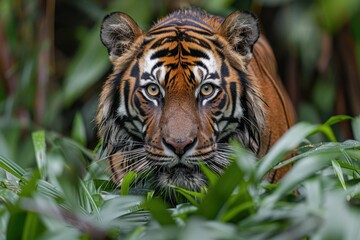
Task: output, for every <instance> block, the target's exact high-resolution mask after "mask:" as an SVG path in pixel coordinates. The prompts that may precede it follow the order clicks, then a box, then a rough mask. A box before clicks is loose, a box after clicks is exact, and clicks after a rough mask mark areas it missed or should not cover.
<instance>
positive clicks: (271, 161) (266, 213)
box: [0, 116, 360, 239]
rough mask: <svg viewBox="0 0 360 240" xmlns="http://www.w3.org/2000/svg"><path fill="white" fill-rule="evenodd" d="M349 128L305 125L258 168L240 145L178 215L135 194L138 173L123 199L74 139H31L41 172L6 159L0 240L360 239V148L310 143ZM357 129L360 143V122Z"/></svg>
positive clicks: (0, 161)
mask: <svg viewBox="0 0 360 240" xmlns="http://www.w3.org/2000/svg"><path fill="white" fill-rule="evenodd" d="M344 119H348V117H344V116H337V117H333V118H331V119H329V120H328V121H327V122H326V123H324V124H322V125H313V124H308V123H298V124H297V125H295V126H294V127H293V128H292V129H290V130H289V131H288V132H287V133H286V134H285V135H284V136H283V137H282V138H281V139H280V140H279V141H278V142H277V144H276V145H274V146H273V148H272V149H271V150H270V151H269V153H268V154H267V155H265V156H264V157H263V158H262V159H259V160H258V161H256V158H255V157H254V156H253V155H252V154H251V153H250V152H248V151H246V150H244V149H242V148H241V147H240V145H238V144H236V143H234V144H233V149H234V157H233V162H232V164H231V165H230V166H229V167H228V169H227V170H226V171H225V173H224V174H223V175H222V176H221V177H217V176H216V175H214V174H213V173H212V172H211V171H209V170H208V169H205V167H204V166H203V168H204V173H205V174H206V175H207V177H208V179H209V183H210V185H209V187H208V189H207V191H205V192H202V193H193V192H190V191H187V190H184V189H177V190H178V192H179V193H182V194H183V195H184V196H185V197H186V198H187V199H188V200H189V201H188V202H185V203H181V202H179V203H178V205H176V206H175V207H171V208H169V207H168V206H167V205H166V203H164V202H163V201H162V200H161V198H159V197H157V196H153V194H152V193H151V192H150V193H148V194H147V195H145V196H141V195H138V196H136V195H128V193H129V187H130V188H134V189H136V186H135V187H134V186H133V187H131V183H132V182H133V180H134V177H136V176H135V175H134V174H132V173H131V174H129V176H128V177H127V179H126V180H125V181H124V184H123V188H122V189H121V190H120V191H118V189H116V187H115V186H113V185H112V184H111V182H109V180H108V178H107V176H106V175H104V171H99V169H105V168H106V167H105V166H101V165H103V164H104V161H102V160H96V156H95V155H96V154H94V153H92V152H91V151H89V150H87V149H85V148H84V147H82V146H81V145H80V144H78V143H76V142H74V141H73V140H71V139H68V138H65V137H60V136H58V135H57V134H55V133H53V132H49V131H46V132H44V131H40V132H39V131H38V132H34V133H33V143H34V151H35V155H36V159H37V164H36V166H35V167H34V168H29V169H23V168H22V167H20V166H19V165H17V164H16V163H15V162H14V161H11V160H9V159H8V158H5V157H0V168H1V169H2V170H1V178H0V191H1V194H0V196H1V197H0V199H1V204H0V219H1V222H0V232H1V233H2V235H0V239H5V238H7V239H118V238H125V239H196V238H198V237H201V238H202V239H270V238H271V239H301V238H309V239H357V238H358V236H359V235H358V234H359V233H358V226H359V224H360V205H359V201H360V142H359V141H357V140H347V141H345V142H336V141H331V142H323V143H310V142H309V141H308V140H306V139H305V137H307V136H310V135H313V134H318V133H323V134H325V135H326V136H330V137H329V140H336V139H332V138H333V132H332V125H333V124H336V123H337V122H339V121H342V120H344ZM352 121H353V126H354V129H353V130H354V134H355V135H356V136H358V135H359V133H360V128H359V125H358V123H359V121H360V118H355V119H354V120H352ZM80 125H81V124H79V123H76V126H77V127H78V128H80V129H81V128H82V126H80ZM289 143H290V144H289ZM296 146H298V147H296ZM295 147H296V151H297V155H296V156H295V157H292V158H290V159H288V160H286V161H284V162H281V160H282V159H283V158H284V156H286V155H288V154H289V153H290V152H291V151H293V149H294V148H295ZM45 149H46V151H45ZM81 159H82V160H81ZM80 160H81V162H79V161H80ZM286 164H294V166H293V168H292V169H291V171H290V172H289V173H288V174H287V175H286V176H285V177H284V178H283V179H282V180H281V181H280V182H279V183H277V184H269V183H267V181H265V180H264V177H265V176H266V174H267V173H268V172H269V171H270V170H271V169H273V168H274V167H275V168H279V167H281V166H284V165H286ZM49 173H51V174H49ZM79 173H81V174H79ZM79 175H80V177H79ZM225 186H226V187H225ZM130 192H131V191H130Z"/></svg>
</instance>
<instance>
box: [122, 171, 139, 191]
mask: <svg viewBox="0 0 360 240" xmlns="http://www.w3.org/2000/svg"><path fill="white" fill-rule="evenodd" d="M136 176H137V175H136V173H135V172H128V173H127V174H126V175H125V176H124V178H123V181H122V183H121V189H120V195H129V190H130V185H131V184H132V183H133V182H134V181H135V179H136Z"/></svg>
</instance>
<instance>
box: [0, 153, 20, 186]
mask: <svg viewBox="0 0 360 240" xmlns="http://www.w3.org/2000/svg"><path fill="white" fill-rule="evenodd" d="M0 167H1V168H2V169H4V170H5V171H7V172H9V173H11V174H12V175H14V176H15V177H17V178H19V179H20V180H21V181H23V182H27V180H26V179H25V178H24V175H25V174H26V171H25V170H24V169H23V168H21V167H20V166H19V165H17V164H16V163H15V162H14V161H11V160H9V159H7V158H5V157H3V156H1V155H0Z"/></svg>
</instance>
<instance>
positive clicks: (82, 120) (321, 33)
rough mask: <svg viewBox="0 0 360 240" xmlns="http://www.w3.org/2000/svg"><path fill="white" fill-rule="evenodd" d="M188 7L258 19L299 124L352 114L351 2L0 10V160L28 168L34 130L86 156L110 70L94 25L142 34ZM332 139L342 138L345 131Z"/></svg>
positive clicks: (147, 0)
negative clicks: (124, 20) (123, 22)
mask: <svg viewBox="0 0 360 240" xmlns="http://www.w3.org/2000/svg"><path fill="white" fill-rule="evenodd" d="M190 5H191V6H195V7H201V8H204V9H206V10H207V11H208V12H210V13H212V14H218V15H222V16H226V15H228V14H230V13H231V12H232V11H234V10H237V9H246V10H251V11H253V12H254V13H255V14H256V15H257V16H258V17H259V19H260V22H261V26H262V32H263V33H264V34H265V35H266V36H267V38H268V39H269V41H270V43H271V45H272V47H273V49H274V52H275V55H276V58H277V60H278V68H279V73H280V76H281V79H282V81H283V82H284V85H285V86H286V88H287V89H288V92H289V95H290V97H291V99H292V101H293V103H294V105H295V107H296V110H297V113H298V120H299V121H309V122H312V123H322V122H324V121H326V120H327V119H328V118H329V117H330V116H332V115H338V114H346V115H350V116H356V115H359V114H360V75H359V65H360V14H359V13H360V11H359V9H360V1H358V0H346V1H338V0H314V1H311V0H303V1H297V0H261V1H260V0H258V1H250V0H243V1H240V0H238V1H236V0H219V1H216V0H212V1H205V0H193V1H186V0H181V1H173V0H160V1H159V0H130V1H121V0H77V1H73V0H59V1H55V0H33V1H28V0H1V1H0V154H1V155H3V156H6V157H8V158H10V159H14V160H15V161H17V162H19V163H21V164H22V165H25V166H26V165H28V164H30V163H32V162H33V158H34V157H33V156H34V153H33V146H32V142H31V133H32V132H33V131H34V130H37V129H42V128H43V129H46V130H47V131H54V132H58V133H60V134H62V135H64V136H70V137H73V138H74V139H75V140H77V141H78V142H79V143H81V144H83V145H84V146H87V147H89V148H90V149H92V148H94V147H95V145H96V144H97V140H98V139H97V138H96V129H95V125H94V121H93V119H94V116H95V111H96V104H97V98H98V95H99V93H100V90H101V86H102V83H103V81H104V80H105V78H106V75H107V73H109V71H110V70H111V66H110V64H109V62H108V57H107V51H106V49H105V47H103V45H102V44H101V42H100V39H99V26H100V22H101V20H102V18H103V17H104V16H105V15H106V14H107V13H109V12H113V11H122V12H125V13H127V14H129V15H130V16H132V17H133V18H134V19H135V20H136V21H137V22H138V24H139V25H140V26H141V27H142V28H143V29H144V30H146V29H147V28H148V27H149V26H150V25H151V24H152V23H153V22H154V21H156V19H158V18H159V17H162V16H165V15H166V14H167V13H169V12H171V11H172V10H174V9H176V8H178V7H182V6H190ZM336 132H337V135H338V136H337V137H338V139H339V140H343V139H348V138H352V136H351V126H350V124H348V123H343V124H341V125H340V126H339V127H338V128H337V129H336Z"/></svg>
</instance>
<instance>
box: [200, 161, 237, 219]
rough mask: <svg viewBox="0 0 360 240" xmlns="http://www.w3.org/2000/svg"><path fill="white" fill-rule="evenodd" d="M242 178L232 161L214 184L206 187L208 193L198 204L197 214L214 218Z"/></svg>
mask: <svg viewBox="0 0 360 240" xmlns="http://www.w3.org/2000/svg"><path fill="white" fill-rule="evenodd" d="M242 179H243V174H242V172H241V170H240V169H239V167H238V165H237V164H236V163H235V162H233V163H232V164H231V165H230V166H229V167H228V168H227V169H226V170H225V172H224V174H223V175H222V176H221V177H220V179H219V181H217V183H216V184H215V186H214V187H212V188H209V189H208V194H207V195H206V196H205V198H204V200H203V201H202V203H201V204H200V206H199V211H198V214H199V215H200V216H203V217H205V218H207V219H215V218H216V217H217V216H218V214H219V212H220V211H221V209H222V208H223V207H224V205H225V203H226V202H227V201H228V200H229V198H230V196H231V194H232V193H233V191H234V189H235V188H236V187H237V186H238V185H239V183H240V181H241V180H242Z"/></svg>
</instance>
